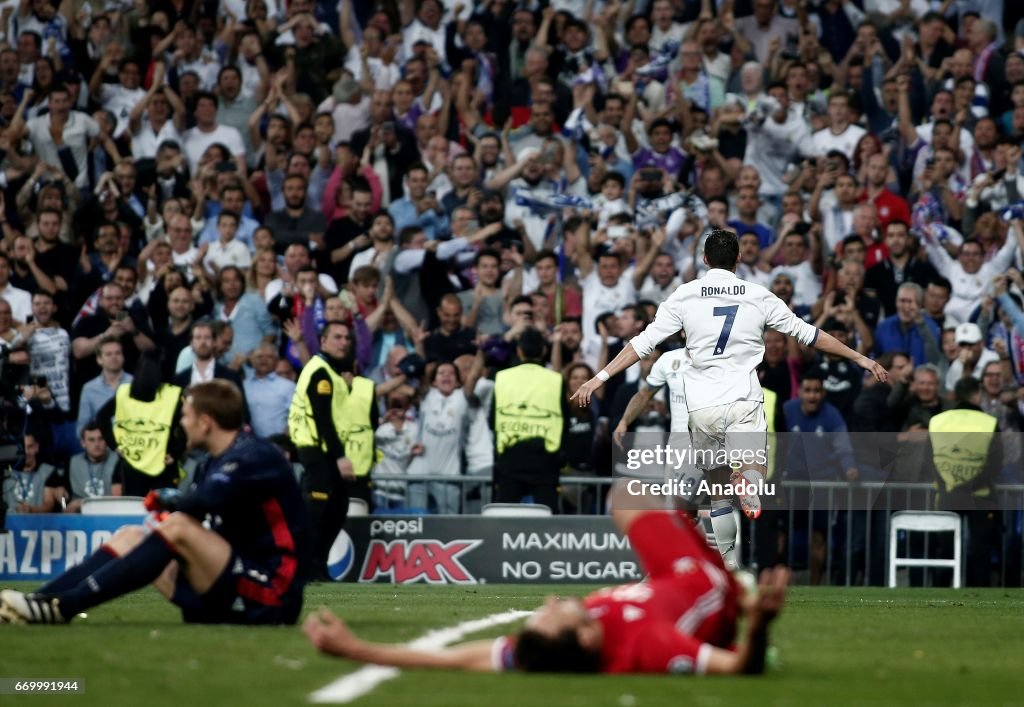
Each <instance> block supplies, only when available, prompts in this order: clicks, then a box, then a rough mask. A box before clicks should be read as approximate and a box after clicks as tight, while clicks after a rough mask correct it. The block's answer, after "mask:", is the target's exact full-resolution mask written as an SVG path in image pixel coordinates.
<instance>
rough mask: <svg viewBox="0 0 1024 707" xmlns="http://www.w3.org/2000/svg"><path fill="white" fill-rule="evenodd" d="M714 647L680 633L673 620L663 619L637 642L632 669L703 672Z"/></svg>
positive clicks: (701, 673) (687, 672)
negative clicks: (672, 622) (671, 621)
mask: <svg viewBox="0 0 1024 707" xmlns="http://www.w3.org/2000/svg"><path fill="white" fill-rule="evenodd" d="M711 650H712V649H711V646H710V645H709V644H707V643H703V642H701V641H698V640H697V639H696V638H694V637H693V636H687V635H686V634H684V633H680V632H679V631H677V630H676V628H675V626H673V625H672V624H670V623H667V622H666V623H659V624H657V625H656V626H652V627H650V628H649V629H648V630H646V631H645V632H644V635H643V638H642V639H641V640H639V641H637V642H636V643H635V644H634V655H633V660H632V663H633V665H632V672H636V673H675V674H683V675H689V674H696V675H703V674H704V673H705V672H706V670H707V663H708V659H709V658H710V656H711Z"/></svg>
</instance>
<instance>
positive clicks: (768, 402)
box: [762, 388, 779, 479]
mask: <svg viewBox="0 0 1024 707" xmlns="http://www.w3.org/2000/svg"><path fill="white" fill-rule="evenodd" d="M762 392H763V393H764V419H765V421H766V422H767V423H768V448H767V449H766V450H765V455H766V456H767V458H768V464H767V468H766V469H765V473H764V477H765V478H766V479H770V478H772V475H773V474H774V473H775V454H776V451H775V443H776V440H775V408H776V406H777V405H778V399H779V396H778V395H777V394H776V393H775V391H774V390H768V389H767V388H762Z"/></svg>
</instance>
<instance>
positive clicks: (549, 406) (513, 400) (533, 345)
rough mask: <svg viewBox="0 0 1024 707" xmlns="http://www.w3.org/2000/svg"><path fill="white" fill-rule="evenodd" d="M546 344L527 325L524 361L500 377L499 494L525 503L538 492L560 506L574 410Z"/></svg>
mask: <svg viewBox="0 0 1024 707" xmlns="http://www.w3.org/2000/svg"><path fill="white" fill-rule="evenodd" d="M544 347H545V343H544V338H543V337H542V336H541V334H540V332H538V331H537V330H536V329H527V330H526V331H524V332H523V333H522V334H521V335H520V337H519V341H518V342H517V347H516V349H517V353H518V355H519V359H520V360H521V361H524V363H521V364H520V365H518V366H514V367H512V368H508V369H506V370H504V371H500V372H498V374H497V375H496V376H495V378H494V400H493V408H492V410H491V429H492V430H493V431H494V445H495V455H494V484H495V496H494V500H495V501H496V502H498V503H519V502H520V501H522V499H523V497H524V496H532V497H533V500H534V502H536V503H541V504H544V505H546V506H548V507H549V508H551V510H552V511H555V510H557V508H558V470H559V454H558V452H559V450H560V449H561V448H562V435H563V434H564V433H565V421H566V420H567V419H568V417H569V414H568V413H569V411H568V397H567V396H566V391H565V383H564V381H563V380H562V376H561V375H560V374H558V373H556V372H555V371H551V370H548V369H547V368H544V367H543V365H541V364H540V362H541V361H542V360H543V358H544Z"/></svg>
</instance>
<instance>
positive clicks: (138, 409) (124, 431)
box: [114, 383, 181, 476]
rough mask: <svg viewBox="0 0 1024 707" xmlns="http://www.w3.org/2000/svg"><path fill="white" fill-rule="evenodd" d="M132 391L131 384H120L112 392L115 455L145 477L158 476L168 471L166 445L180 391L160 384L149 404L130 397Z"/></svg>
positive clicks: (174, 386) (171, 386)
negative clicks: (114, 404)
mask: <svg viewBox="0 0 1024 707" xmlns="http://www.w3.org/2000/svg"><path fill="white" fill-rule="evenodd" d="M131 388H132V385H131V383H122V384H121V385H120V386H118V388H117V392H116V393H114V398H115V400H116V407H115V408H114V439H115V440H116V441H117V453H118V454H120V455H121V458H122V459H124V460H125V461H126V462H128V464H130V465H131V467H132V468H133V469H136V470H138V471H141V472H142V473H143V474H146V475H147V476H159V475H160V474H162V473H163V472H164V469H166V468H167V464H166V457H167V445H168V443H169V442H170V440H171V431H172V430H171V425H172V424H173V423H174V411H175V410H176V409H177V407H178V401H179V400H181V388H179V387H178V386H176V385H162V386H160V389H159V390H158V391H157V392H156V397H155V398H153V400H152V401H150V402H148V403H147V402H143V401H142V400H136V399H135V398H133V397H132V396H131Z"/></svg>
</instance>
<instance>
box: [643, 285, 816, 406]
mask: <svg viewBox="0 0 1024 707" xmlns="http://www.w3.org/2000/svg"><path fill="white" fill-rule="evenodd" d="M766 327H767V328H771V329H775V330H776V331H778V332H781V333H783V334H786V335H787V336H792V337H795V338H796V339H797V340H798V341H799V342H800V343H802V344H804V345H806V346H811V345H813V344H814V342H815V341H816V340H817V338H818V330H817V328H815V327H814V326H811V325H810V324H808V323H807V322H805V321H803V320H802V319H800V318H799V317H797V316H796V315H795V314H793V312H792V311H790V309H789V307H787V306H786V304H785V303H784V302H783V301H782V300H780V299H779V298H778V297H776V296H775V295H773V294H772V293H771V292H770V291H768V290H767V289H766V288H764V287H762V286H760V285H758V284H755V283H753V282H744V281H743V280H741V279H739V278H738V277H736V274H735V273H732V272H729V271H728V270H721V269H719V268H713V269H711V270H709V271H708V274H707V275H706V276H704V278H702V279H700V280H694V281H692V282H688V283H686V284H685V285H680V286H679V289H677V290H676V291H675V292H673V293H672V296H671V297H669V298H668V299H667V300H665V301H664V302H662V303H661V305H660V306H659V307H658V313H657V315H656V316H655V317H654V321H653V322H651V323H650V325H648V327H647V328H646V329H645V330H644V331H642V332H640V334H638V335H637V336H636V337H634V338H633V340H632V341H631V342H630V344H632V345H633V349H634V350H635V351H636V352H637V354H639V355H640V357H641V358H643V357H646V356H648V355H649V354H650V353H651V352H652V351H653V350H654V347H655V346H657V345H658V344H660V343H661V342H662V341H664V340H665V339H667V338H668V337H670V336H672V335H673V334H675V333H676V332H678V331H680V330H682V331H683V332H684V333H685V334H686V350H687V351H688V352H689V354H690V365H689V366H685V367H681V370H683V382H684V385H685V388H686V405H687V408H688V410H689V412H691V413H692V412H694V411H696V410H702V409H704V408H707V407H712V406H714V405H728V404H730V403H734V402H736V401H739V400H758V401H763V400H764V395H763V393H762V392H761V384H760V383H759V382H758V380H757V371H756V369H757V365H758V364H759V363H761V359H762V358H764V330H765V328H766Z"/></svg>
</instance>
